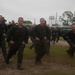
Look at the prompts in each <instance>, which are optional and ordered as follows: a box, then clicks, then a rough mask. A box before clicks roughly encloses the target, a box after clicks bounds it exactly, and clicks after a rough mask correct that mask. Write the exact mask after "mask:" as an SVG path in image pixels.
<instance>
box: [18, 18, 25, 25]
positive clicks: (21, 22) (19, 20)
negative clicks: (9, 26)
mask: <svg viewBox="0 0 75 75" xmlns="http://www.w3.org/2000/svg"><path fill="white" fill-rule="evenodd" d="M23 22H24V20H23V18H22V17H19V18H18V25H23Z"/></svg>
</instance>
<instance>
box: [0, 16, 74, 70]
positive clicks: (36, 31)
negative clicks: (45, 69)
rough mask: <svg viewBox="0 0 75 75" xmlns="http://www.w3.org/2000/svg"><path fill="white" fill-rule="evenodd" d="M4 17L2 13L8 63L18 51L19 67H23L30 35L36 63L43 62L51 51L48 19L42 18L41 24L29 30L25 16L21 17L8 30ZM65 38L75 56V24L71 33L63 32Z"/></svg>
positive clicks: (0, 37)
mask: <svg viewBox="0 0 75 75" xmlns="http://www.w3.org/2000/svg"><path fill="white" fill-rule="evenodd" d="M2 19H3V17H2V15H0V44H1V47H2V53H3V56H4V59H5V62H6V64H9V61H10V59H11V57H12V56H13V55H14V54H16V53H17V52H18V58H17V69H18V70H22V69H23V68H22V60H23V52H24V48H25V44H27V43H28V39H29V36H30V37H31V39H32V41H33V46H34V49H35V53H36V56H35V64H41V63H42V57H43V56H44V55H45V54H49V53H50V41H51V30H50V28H49V27H48V26H47V25H46V20H45V19H44V18H40V24H38V25H36V26H34V27H33V28H32V29H31V30H30V31H29V30H28V29H27V27H25V26H23V22H24V19H23V17H19V18H18V25H14V24H13V21H12V24H13V26H12V27H9V30H8V31H7V28H6V25H5V24H4V23H3V21H2ZM69 35H70V36H69ZM67 37H68V38H67ZM63 38H64V39H65V40H67V41H68V42H69V44H70V45H71V47H70V50H69V52H68V53H69V54H71V55H72V56H73V55H74V53H73V52H74V48H75V45H74V44H75V24H73V27H72V31H71V32H70V33H69V34H67V33H66V34H63ZM72 39H73V40H72ZM6 42H8V45H9V50H8V51H6ZM71 42H72V43H71Z"/></svg>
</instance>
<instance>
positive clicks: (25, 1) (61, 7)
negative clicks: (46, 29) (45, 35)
mask: <svg viewBox="0 0 75 75" xmlns="http://www.w3.org/2000/svg"><path fill="white" fill-rule="evenodd" d="M64 11H72V12H73V13H74V11H75V0H0V14H1V15H3V16H4V17H5V19H7V20H8V21H11V20H15V21H17V19H18V17H23V18H24V20H31V21H32V22H33V23H34V19H36V21H35V22H36V23H39V19H40V18H41V17H43V18H45V19H46V20H47V22H48V20H49V16H55V15H56V12H57V13H58V16H61V15H62V13H63V12H64Z"/></svg>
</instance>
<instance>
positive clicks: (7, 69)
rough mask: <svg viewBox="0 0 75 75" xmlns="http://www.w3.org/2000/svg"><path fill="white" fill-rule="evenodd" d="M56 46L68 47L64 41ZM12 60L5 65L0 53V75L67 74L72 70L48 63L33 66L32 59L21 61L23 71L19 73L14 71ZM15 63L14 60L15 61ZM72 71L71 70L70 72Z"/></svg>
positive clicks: (61, 65) (67, 66)
mask: <svg viewBox="0 0 75 75" xmlns="http://www.w3.org/2000/svg"><path fill="white" fill-rule="evenodd" d="M56 45H63V46H66V45H68V44H67V42H65V41H59V42H58V43H56ZM12 61H13V58H12V59H11V60H10V64H9V65H7V64H6V63H5V61H4V58H3V56H2V53H0V75H46V73H48V72H50V71H54V72H55V71H62V72H65V71H66V72H68V70H69V71H72V70H73V67H71V66H70V65H65V64H64V65H63V64H58V63H54V62H50V61H46V62H43V64H42V65H38V66H37V65H35V64H34V59H25V60H23V65H22V66H23V68H24V70H22V71H20V70H17V69H16V62H12ZM15 61H16V60H15ZM71 69H72V70H71Z"/></svg>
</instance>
